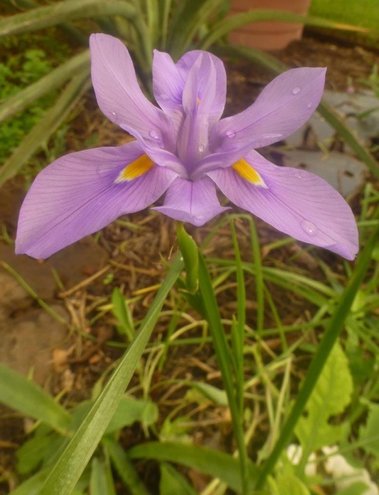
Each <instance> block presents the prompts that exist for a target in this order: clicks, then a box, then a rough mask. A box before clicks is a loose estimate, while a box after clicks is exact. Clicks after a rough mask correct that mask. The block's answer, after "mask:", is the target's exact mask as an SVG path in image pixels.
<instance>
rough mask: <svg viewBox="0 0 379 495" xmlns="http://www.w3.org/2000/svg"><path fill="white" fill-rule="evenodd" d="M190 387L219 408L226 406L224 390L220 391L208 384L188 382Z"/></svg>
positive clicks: (226, 398)
mask: <svg viewBox="0 0 379 495" xmlns="http://www.w3.org/2000/svg"><path fill="white" fill-rule="evenodd" d="M190 385H191V387H193V388H194V389H196V390H197V391H199V392H201V394H202V395H203V396H204V397H206V398H207V399H209V400H211V401H212V402H214V403H215V404H217V405H219V406H227V405H228V397H227V395H226V393H225V391H224V390H220V389H219V388H217V387H214V386H213V385H209V384H208V383H203V382H190Z"/></svg>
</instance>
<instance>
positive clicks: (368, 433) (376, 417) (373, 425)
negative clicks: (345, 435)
mask: <svg viewBox="0 0 379 495" xmlns="http://www.w3.org/2000/svg"><path fill="white" fill-rule="evenodd" d="M359 442H360V444H361V447H362V449H364V450H365V451H366V452H368V453H369V454H373V455H374V456H375V457H376V459H378V458H379V405H378V404H370V406H369V409H368V418H367V423H366V424H365V426H362V427H361V429H360V431H359Z"/></svg>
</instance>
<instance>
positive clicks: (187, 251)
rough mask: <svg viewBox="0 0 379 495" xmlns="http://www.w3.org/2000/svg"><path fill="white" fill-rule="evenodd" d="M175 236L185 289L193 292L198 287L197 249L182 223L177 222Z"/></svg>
mask: <svg viewBox="0 0 379 495" xmlns="http://www.w3.org/2000/svg"><path fill="white" fill-rule="evenodd" d="M176 236H177V239H178V243H179V248H180V252H181V253H182V256H183V261H184V267H185V270H186V282H187V290H188V291H189V292H190V293H191V294H194V293H195V292H196V291H197V289H198V287H199V249H198V247H197V244H196V242H195V241H194V240H193V238H192V237H191V236H190V235H189V234H187V232H186V231H185V229H184V227H183V224H182V223H180V224H178V227H177V229H176Z"/></svg>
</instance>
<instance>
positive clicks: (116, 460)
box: [102, 436, 148, 495]
mask: <svg viewBox="0 0 379 495" xmlns="http://www.w3.org/2000/svg"><path fill="white" fill-rule="evenodd" d="M102 444H103V446H104V448H105V449H106V451H107V452H108V455H109V457H110V460H111V463H112V465H113V466H114V468H115V469H116V471H117V474H118V475H119V477H120V478H121V480H122V481H123V483H124V485H125V486H126V487H127V489H128V493H129V492H130V495H148V493H147V490H146V488H145V486H144V485H143V483H142V481H141V480H140V478H139V477H138V474H137V471H136V470H135V469H134V467H133V464H132V463H131V462H130V459H129V458H128V456H127V455H126V453H125V451H124V450H123V448H122V447H121V445H120V444H119V443H118V442H117V441H116V440H114V439H113V438H110V437H109V436H107V437H105V438H103V440H102Z"/></svg>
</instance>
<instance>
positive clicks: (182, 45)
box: [168, 0, 224, 58]
mask: <svg viewBox="0 0 379 495" xmlns="http://www.w3.org/2000/svg"><path fill="white" fill-rule="evenodd" d="M223 3H224V0H182V1H181V2H180V5H179V7H177V8H176V9H175V16H174V18H173V19H172V21H171V26H170V38H169V40H168V47H169V51H170V52H171V54H172V55H173V56H174V58H176V57H179V56H180V55H183V53H184V52H185V51H186V50H187V48H188V46H189V45H190V43H191V41H192V40H193V38H194V35H195V33H196V31H198V30H199V28H200V27H201V26H202V25H203V24H205V23H206V22H207V20H208V18H209V17H210V16H211V15H212V14H214V13H216V12H218V11H219V9H220V8H221V7H222V5H223Z"/></svg>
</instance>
